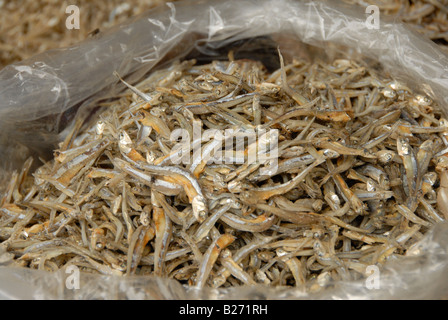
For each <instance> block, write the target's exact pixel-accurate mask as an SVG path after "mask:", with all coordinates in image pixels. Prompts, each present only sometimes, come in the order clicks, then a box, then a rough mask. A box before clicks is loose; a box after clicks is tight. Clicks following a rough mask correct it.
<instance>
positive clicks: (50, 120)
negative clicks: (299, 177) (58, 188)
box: [0, 0, 448, 299]
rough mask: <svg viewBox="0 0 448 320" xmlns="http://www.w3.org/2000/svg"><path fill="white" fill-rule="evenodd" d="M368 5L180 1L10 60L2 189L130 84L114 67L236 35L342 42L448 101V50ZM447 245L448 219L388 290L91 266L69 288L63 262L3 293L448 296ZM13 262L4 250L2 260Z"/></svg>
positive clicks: (390, 272) (3, 286)
mask: <svg viewBox="0 0 448 320" xmlns="http://www.w3.org/2000/svg"><path fill="white" fill-rule="evenodd" d="M362 10H363V9H362ZM362 10H361V9H360V8H358V7H356V8H354V7H349V6H344V5H339V4H335V3H334V1H288V0H228V1H199V0H198V1H186V2H179V3H176V4H171V3H169V4H168V5H167V6H166V7H162V8H159V9H157V10H153V11H151V12H149V13H147V14H144V15H142V16H140V17H137V18H136V19H134V21H132V22H130V23H127V24H125V25H122V26H119V27H117V28H114V29H112V30H109V31H107V32H105V33H100V34H99V35H97V36H95V37H94V38H92V39H89V40H87V41H85V42H83V43H81V44H79V45H77V46H74V47H72V48H67V49H60V50H53V51H49V52H47V53H43V54H40V55H37V56H35V57H34V58H32V59H30V60H27V61H23V62H21V63H17V64H14V65H10V66H7V67H6V68H4V69H3V70H1V71H0V151H1V153H0V157H1V158H0V161H1V162H0V192H1V190H2V188H4V187H5V185H6V181H7V179H8V177H9V175H10V172H11V170H12V169H14V168H18V167H20V165H21V164H22V163H23V161H24V160H25V159H26V157H28V156H29V155H30V154H31V155H36V156H41V157H46V156H47V157H48V156H49V155H50V156H51V152H50V151H51V150H52V149H53V148H54V147H55V144H56V143H57V142H58V141H60V140H61V139H62V138H63V136H64V133H65V132H66V131H67V130H68V128H69V127H70V123H71V120H72V119H73V117H74V115H75V114H76V112H77V111H79V110H85V111H87V112H91V111H92V110H91V108H92V106H94V103H95V101H97V100H99V99H104V98H107V97H109V96H113V95H114V94H116V93H117V92H118V91H119V90H121V89H122V88H123V87H122V86H121V85H120V84H118V83H117V79H116V77H114V75H113V72H114V71H117V72H118V73H119V74H120V75H122V76H125V77H126V80H127V81H128V82H131V83H133V82H135V81H137V80H139V79H141V78H142V77H143V76H144V75H145V74H147V73H148V72H151V71H152V70H155V69H156V68H158V67H161V66H163V65H166V64H168V63H170V62H171V61H173V60H175V59H183V58H186V57H189V56H190V57H191V56H195V57H199V58H201V59H215V58H219V57H220V55H221V54H223V52H225V50H224V49H227V48H228V47H229V46H233V47H235V48H237V49H238V48H239V49H240V50H242V51H241V52H243V51H244V46H245V45H247V43H249V45H248V48H249V50H248V54H254V53H257V54H258V53H259V54H261V56H263V57H264V58H267V59H270V56H269V55H270V54H271V57H272V50H270V49H272V48H274V49H275V47H276V46H279V47H280V49H281V50H282V52H284V53H285V54H286V56H287V55H288V54H289V55H290V56H293V55H311V54H318V55H320V54H326V55H329V54H330V55H331V54H332V53H333V52H336V53H343V54H344V55H346V56H350V57H362V58H363V59H371V60H372V61H375V62H379V63H380V64H381V65H382V67H383V68H384V69H385V70H386V71H388V72H389V73H390V74H391V75H392V76H393V77H394V78H396V79H397V80H400V81H402V82H404V83H405V84H406V85H408V86H410V87H411V88H412V89H414V90H416V91H420V92H422V93H425V94H427V95H429V96H430V97H432V98H433V99H434V100H436V101H437V102H438V103H439V104H440V105H441V106H442V108H443V109H444V111H445V112H446V111H447V106H448V95H446V94H445V92H447V91H448V56H446V55H445V54H444V53H443V52H442V51H440V50H439V49H438V47H437V46H436V45H435V44H433V43H432V42H430V41H429V40H426V39H424V38H421V37H420V36H419V35H418V34H416V33H414V32H411V31H410V30H408V29H407V28H406V27H405V26H404V25H403V24H399V23H395V22H392V21H387V18H386V17H381V23H380V29H369V28H367V25H366V19H367V15H366V14H365V13H364V11H362ZM248 39H249V40H248ZM253 39H258V40H257V41H255V42H254V41H253ZM260 39H261V41H260ZM265 41H266V42H265ZM254 43H255V45H254ZM265 43H266V47H265ZM273 44H274V45H273ZM269 46H270V47H269ZM260 50H261V51H260ZM274 51H275V50H274ZM260 52H261V53H260ZM270 61H272V59H271V60H270ZM447 249H448V224H446V223H443V224H439V225H438V226H436V227H435V228H434V229H433V230H431V232H429V233H428V234H427V235H426V236H425V238H424V239H423V240H422V241H421V243H420V244H419V245H418V246H415V247H414V248H413V250H411V251H410V252H409V253H408V254H407V256H406V257H403V258H400V259H398V260H395V261H389V262H388V263H387V264H386V265H385V267H384V270H381V275H380V281H381V282H380V287H379V288H378V289H375V288H374V289H369V286H367V285H366V282H365V281H358V282H348V283H344V282H339V283H336V284H333V285H332V286H331V288H328V289H327V290H323V291H320V292H317V293H304V292H302V291H299V290H296V289H284V288H282V289H266V288H262V287H242V288H237V289H218V290H215V289H204V290H199V291H198V290H196V289H194V288H187V287H183V286H181V285H180V284H179V283H177V282H175V281H172V280H167V279H157V278H153V277H127V278H124V277H123V278H120V277H105V276H97V275H82V276H81V286H80V289H79V290H69V289H67V286H66V280H67V276H68V275H67V274H65V273H64V272H63V271H60V272H59V273H57V274H49V273H46V272H40V271H35V270H26V269H15V268H10V267H7V266H3V267H0V298H6V299H8V298H18V299H23V298H39V299H92V298H98V299H116V298H118V299H122V298H130V299H140V298H142V299H183V298H186V297H188V298H201V299H221V298H227V299H265V298H266V299H289V298H291V299H310V298H313V299H350V298H356V299H390V298H396V299H422V298H423V299H439V298H443V297H445V298H446V297H448V278H447V277H446V276H444V275H446V273H447V271H448V252H447ZM3 260H5V261H6V260H7V259H3ZM5 261H3V262H2V254H1V252H0V266H1V264H2V263H3V264H4V265H6V262H5ZM422 275H424V276H422Z"/></svg>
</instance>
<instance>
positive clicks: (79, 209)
mask: <svg viewBox="0 0 448 320" xmlns="http://www.w3.org/2000/svg"><path fill="white" fill-rule="evenodd" d="M230 57H231V55H230ZM280 62H281V68H280V69H279V70H277V71H275V72H273V73H268V72H267V70H266V69H265V68H264V67H263V65H261V64H260V63H259V62H257V61H250V60H232V59H230V61H215V62H213V63H211V64H206V65H196V62H195V61H194V60H193V61H184V62H179V63H175V64H174V65H172V66H171V67H170V68H168V69H165V70H161V71H157V72H155V73H153V74H152V75H150V76H149V77H148V78H147V79H145V80H144V81H142V82H141V83H139V84H137V85H136V86H132V85H130V84H128V83H126V82H125V81H124V80H122V79H121V81H123V83H124V84H126V85H127V86H128V88H129V90H127V91H126V93H125V94H123V95H122V96H121V97H120V98H118V99H117V100H115V101H113V102H108V103H107V104H106V103H104V104H103V105H102V106H103V107H104V111H103V112H102V113H101V115H100V116H99V119H98V120H95V121H96V122H95V124H94V125H92V126H90V127H89V128H87V129H86V130H82V131H81V132H77V130H76V129H74V131H73V132H72V133H71V134H69V135H68V137H67V139H66V140H65V141H63V142H61V144H60V147H59V149H58V150H55V153H54V159H53V160H52V161H50V162H47V163H45V164H44V165H43V166H41V167H40V168H39V169H37V170H36V171H35V172H34V173H32V174H29V171H30V168H31V164H32V160H31V159H30V160H28V161H27V162H26V163H25V164H24V167H23V170H22V171H21V172H14V173H13V175H12V178H11V180H10V183H9V186H8V188H7V191H6V192H5V194H4V195H3V198H1V202H0V241H1V242H2V244H1V246H2V248H4V251H5V252H4V253H3V254H2V256H5V253H9V256H8V257H11V258H13V260H14V261H13V263H14V264H15V265H18V266H22V267H28V268H33V269H42V270H48V271H56V270H58V269H61V268H65V267H67V266H77V267H78V268H79V269H80V270H82V271H84V272H91V273H101V274H108V275H109V274H110V275H112V274H113V275H130V274H137V275H157V276H161V277H168V278H173V279H177V280H178V281H180V282H181V283H183V284H185V285H190V286H196V287H205V286H210V287H230V286H238V285H254V284H263V285H268V286H297V287H300V288H303V289H304V290H319V289H321V288H323V287H326V286H327V285H329V284H331V283H332V282H333V281H339V280H356V279H361V278H363V277H365V276H366V275H367V270H369V269H368V267H369V266H372V265H376V266H381V265H382V264H383V263H384V262H385V261H387V260H388V259H390V258H391V257H394V256H402V255H406V252H407V250H408V249H409V248H410V247H412V246H413V245H414V244H415V243H417V242H418V241H419V240H420V239H421V238H422V237H423V235H424V234H425V233H426V232H427V231H428V230H429V229H430V228H431V227H432V226H433V225H434V224H436V223H438V222H441V221H444V220H445V219H446V218H447V217H448V209H447V208H448V193H447V187H448V182H447V181H448V176H447V173H446V172H447V171H446V168H447V163H448V158H447V157H446V156H445V155H446V154H447V152H448V149H447V147H448V143H447V140H446V135H447V133H448V122H447V121H446V120H445V119H443V118H442V114H441V111H440V109H439V107H438V106H437V105H436V104H435V103H434V102H433V101H431V100H430V99H429V98H427V97H425V96H422V95H418V94H414V93H413V92H411V90H410V89H408V88H407V87H406V86H404V85H403V84H400V83H398V82H396V81H393V80H391V79H388V78H385V77H381V76H379V75H378V74H377V72H376V70H375V69H372V68H370V67H368V66H366V65H363V64H362V63H361V62H356V61H350V60H344V59H338V60H335V61H333V62H332V63H330V64H327V63H323V62H313V63H310V62H307V61H301V60H294V61H293V62H292V63H290V64H288V65H284V61H283V58H282V56H281V54H280ZM79 127H80V126H74V128H79ZM249 133H250V134H249ZM254 133H256V135H255V136H256V137H255V139H252V137H253V134H254ZM241 137H243V139H240V138H241ZM238 139H240V143H238ZM234 141H237V143H234ZM253 150H257V151H256V152H255V153H254V152H253ZM254 154H255V155H256V156H257V157H255V158H253V157H252V158H251V156H252V155H254ZM261 156H264V157H261ZM273 164H274V165H273Z"/></svg>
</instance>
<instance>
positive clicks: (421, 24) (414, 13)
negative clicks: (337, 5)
mask: <svg viewBox="0 0 448 320" xmlns="http://www.w3.org/2000/svg"><path fill="white" fill-rule="evenodd" d="M343 1H344V2H347V3H350V4H357V5H361V6H365V7H366V6H369V5H376V6H378V8H379V9H380V11H381V12H382V13H385V14H387V15H390V16H394V17H396V18H398V19H400V20H401V21H403V22H405V23H407V24H408V25H410V26H412V27H413V28H414V29H415V30H417V31H418V32H419V33H421V34H423V35H425V36H426V37H428V38H429V39H431V40H433V41H434V42H435V43H437V44H438V45H439V46H440V48H441V49H442V50H444V51H445V52H447V53H448V0H343Z"/></svg>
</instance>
